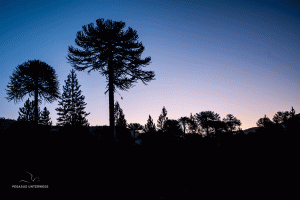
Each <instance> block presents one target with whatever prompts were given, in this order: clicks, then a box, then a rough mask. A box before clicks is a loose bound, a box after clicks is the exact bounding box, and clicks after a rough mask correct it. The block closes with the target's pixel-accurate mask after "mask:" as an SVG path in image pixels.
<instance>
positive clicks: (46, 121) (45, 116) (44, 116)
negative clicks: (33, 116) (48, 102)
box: [39, 107, 52, 126]
mask: <svg viewBox="0 0 300 200" xmlns="http://www.w3.org/2000/svg"><path fill="white" fill-rule="evenodd" d="M49 115H50V112H49V110H48V109H47V108H46V107H44V110H43V111H42V112H41V117H40V121H39V123H40V124H42V125H45V126H51V125H52V121H50V120H51V118H50V116H49Z"/></svg>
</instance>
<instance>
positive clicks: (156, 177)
mask: <svg viewBox="0 0 300 200" xmlns="http://www.w3.org/2000/svg"><path fill="white" fill-rule="evenodd" d="M292 163H294V164H295V163H296V160H295V161H292V160H289V159H288V158H285V157H284V155H282V154H280V152H268V151H263V150H260V151H254V152H238V151H236V152H234V151H232V150H230V151H226V150H225V151H224V150H220V149H207V150H205V149H197V148H185V149H183V148H180V147H176V148H175V147H172V148H168V149H166V148H161V147H160V148H155V147H151V148H150V147H147V148H143V147H141V146H133V147H130V148H128V147H127V148H122V147H114V148H87V147H85V149H82V148H80V147H76V148H75V147H73V148H71V147H68V148H65V147H62V146H56V147H55V146H53V148H52V149H43V148H40V149H35V148H28V149H22V150H20V149H18V151H14V150H10V156H9V162H8V166H9V170H8V171H9V182H10V184H9V187H11V185H20V184H25V183H20V182H19V181H20V180H21V179H26V180H30V177H29V176H28V174H26V173H25V171H27V172H30V173H31V174H32V175H33V176H34V177H39V178H40V182H35V183H31V184H40V185H48V187H49V188H48V189H13V191H14V192H37V191H39V192H50V193H56V192H63V193H65V194H68V195H75V196H76V195H77V194H78V193H83V192H85V191H88V192H87V193H85V194H87V195H89V194H94V195H95V197H103V198H102V199H107V198H108V197H109V199H123V198H128V199H161V198H164V199H175V198H176V199H199V198H201V197H205V196H207V195H209V196H210V197H234V196H236V197H238V198H239V197H241V198H242V197H246V196H252V197H258V196H259V197H263V196H264V197H268V196H269V195H272V196H273V195H274V194H275V195H276V194H278V193H281V192H282V189H283V188H284V187H285V186H286V185H287V184H289V183H290V181H291V180H293V178H292V177H293V176H294V174H290V173H291V171H283V170H285V169H286V168H282V167H281V166H285V165H291V167H292V165H293V164H292ZM21 190H22V191H21ZM291 190H292V189H291ZM240 195H242V196H240Z"/></svg>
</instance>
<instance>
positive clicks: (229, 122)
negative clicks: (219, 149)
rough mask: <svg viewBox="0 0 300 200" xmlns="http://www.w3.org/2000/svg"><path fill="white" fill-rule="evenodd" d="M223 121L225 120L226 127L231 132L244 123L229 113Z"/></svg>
mask: <svg viewBox="0 0 300 200" xmlns="http://www.w3.org/2000/svg"><path fill="white" fill-rule="evenodd" d="M223 122H225V124H226V127H227V129H228V130H229V131H230V132H232V131H235V130H237V129H238V128H239V127H240V126H241V124H242V123H241V121H240V120H238V119H237V118H236V117H234V116H233V115H232V114H228V115H227V116H226V118H224V119H223Z"/></svg>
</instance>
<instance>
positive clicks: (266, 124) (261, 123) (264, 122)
mask: <svg viewBox="0 0 300 200" xmlns="http://www.w3.org/2000/svg"><path fill="white" fill-rule="evenodd" d="M256 125H257V126H258V127H259V128H265V129H267V128H270V127H271V126H272V125H273V122H272V121H271V120H270V119H269V118H268V117H267V116H266V115H265V116H264V117H263V118H260V119H259V120H258V121H257V122H256Z"/></svg>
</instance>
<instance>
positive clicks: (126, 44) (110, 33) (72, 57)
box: [68, 19, 155, 134]
mask: <svg viewBox="0 0 300 200" xmlns="http://www.w3.org/2000/svg"><path fill="white" fill-rule="evenodd" d="M124 27H125V23H124V22H122V21H120V22H116V21H112V20H106V21H104V19H98V20H96V26H94V24H93V23H90V24H88V25H87V26H83V27H82V29H83V31H78V32H77V36H76V39H75V43H76V44H77V45H78V46H79V47H81V49H78V48H74V47H73V46H69V54H68V60H69V62H70V63H71V64H72V66H73V67H74V68H75V69H76V70H79V71H82V70H85V69H87V68H90V70H89V71H88V72H90V71H92V70H97V71H100V73H101V74H102V75H104V76H105V77H106V80H107V82H108V84H107V88H108V89H107V91H106V92H105V93H107V92H109V123H110V127H111V133H112V134H115V132H114V123H115V119H114V92H115V91H116V88H118V89H120V90H128V89H129V88H131V87H133V86H134V85H133V84H134V83H136V82H137V81H138V80H141V81H142V82H143V83H144V84H145V85H146V84H147V82H149V81H151V80H154V76H155V75H154V72H153V71H143V70H142V68H141V67H145V66H147V65H148V64H149V63H150V61H151V58H150V57H146V58H145V59H141V54H142V53H143V51H144V49H145V48H144V46H143V44H142V43H141V42H138V41H137V39H138V35H137V32H136V31H135V30H133V29H132V28H130V27H128V29H127V30H125V31H124V30H123V29H124Z"/></svg>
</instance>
